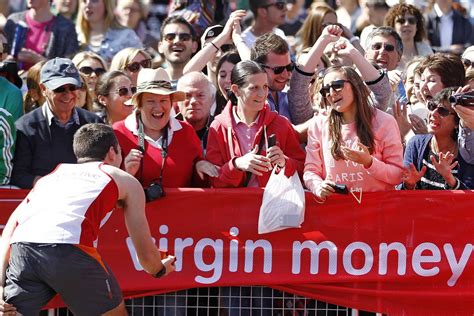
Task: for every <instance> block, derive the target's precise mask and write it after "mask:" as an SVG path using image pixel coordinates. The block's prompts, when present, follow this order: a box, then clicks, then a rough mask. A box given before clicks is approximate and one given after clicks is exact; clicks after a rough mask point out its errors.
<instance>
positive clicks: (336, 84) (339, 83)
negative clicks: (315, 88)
mask: <svg viewBox="0 0 474 316" xmlns="http://www.w3.org/2000/svg"><path fill="white" fill-rule="evenodd" d="M346 82H349V81H348V80H343V79H339V80H334V81H333V82H331V83H330V84H327V85H325V86H323V87H321V90H320V91H319V92H320V93H321V95H322V96H323V97H327V95H328V94H329V92H330V89H331V88H332V89H333V90H334V91H336V92H341V91H342V89H344V84H345V83H346Z"/></svg>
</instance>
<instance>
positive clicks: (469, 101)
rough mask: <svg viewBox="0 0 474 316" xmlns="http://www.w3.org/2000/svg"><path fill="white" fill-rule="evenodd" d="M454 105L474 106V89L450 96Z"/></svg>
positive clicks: (450, 100)
mask: <svg viewBox="0 0 474 316" xmlns="http://www.w3.org/2000/svg"><path fill="white" fill-rule="evenodd" d="M449 103H451V104H452V105H462V106H474V91H470V92H467V93H463V94H455V95H452V96H450V97H449Z"/></svg>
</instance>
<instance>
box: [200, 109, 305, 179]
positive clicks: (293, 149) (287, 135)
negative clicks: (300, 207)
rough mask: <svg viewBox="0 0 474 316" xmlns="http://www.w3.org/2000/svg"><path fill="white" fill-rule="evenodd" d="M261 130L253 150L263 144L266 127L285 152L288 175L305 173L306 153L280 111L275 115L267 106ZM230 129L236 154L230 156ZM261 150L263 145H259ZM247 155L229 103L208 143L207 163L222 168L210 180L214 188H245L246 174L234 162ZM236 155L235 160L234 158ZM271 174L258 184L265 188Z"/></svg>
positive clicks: (213, 129) (213, 127) (262, 111)
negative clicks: (243, 151) (261, 140)
mask: <svg viewBox="0 0 474 316" xmlns="http://www.w3.org/2000/svg"><path fill="white" fill-rule="evenodd" d="M258 120H259V121H258V124H259V129H258V131H257V134H256V135H255V139H254V141H253V145H252V147H254V146H255V145H258V144H260V139H261V138H262V136H263V134H264V133H263V126H266V130H267V135H268V136H269V135H271V134H275V135H276V140H277V144H278V145H279V147H280V148H281V150H282V151H283V154H284V155H285V159H286V167H285V174H286V175H287V176H288V177H289V176H291V175H293V174H294V172H295V170H296V171H298V173H299V175H300V177H301V175H302V173H303V167H304V159H305V153H304V151H303V149H301V147H300V144H299V141H298V137H297V135H296V132H295V130H294V129H293V127H292V125H291V124H290V122H289V121H288V120H287V119H286V118H285V117H283V116H281V115H279V114H278V113H277V112H272V111H270V109H269V108H268V105H265V107H264V108H263V110H261V111H260V116H259V119H258ZM228 129H230V130H231V135H232V140H231V141H232V144H233V148H234V155H231V154H230V149H229V143H228V141H229V140H228V131H227V130H228ZM259 147H260V146H259ZM263 147H264V146H263ZM265 150H266V149H265V147H264V148H261V149H260V151H259V154H260V155H265V154H266V152H265ZM244 154H246V153H242V152H241V150H240V145H239V141H238V139H237V136H236V134H235V131H234V129H233V128H232V105H231V103H228V104H227V106H226V107H225V108H224V110H223V111H222V113H221V114H220V115H218V116H216V118H215V119H214V121H213V122H212V124H211V126H210V128H209V136H208V140H207V152H206V160H208V161H209V162H211V163H213V164H215V165H217V166H220V167H221V170H220V174H219V177H218V178H211V183H212V186H213V187H243V186H244V184H245V179H246V172H245V171H241V170H239V169H237V168H235V166H234V163H233V160H234V159H235V158H236V157H241V156H243V155H244ZM232 156H234V159H232ZM270 174H271V172H270V171H269V172H266V173H264V174H263V175H262V176H259V177H257V179H258V183H259V185H260V186H261V187H264V186H265V185H266V184H267V182H268V179H269V178H270Z"/></svg>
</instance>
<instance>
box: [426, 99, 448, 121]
mask: <svg viewBox="0 0 474 316" xmlns="http://www.w3.org/2000/svg"><path fill="white" fill-rule="evenodd" d="M427 106H428V110H430V111H431V112H433V111H435V110H437V111H438V114H439V115H440V116H442V117H446V116H448V115H455V114H454V113H452V112H451V111H450V110H449V109H447V108H445V107H443V106H440V105H438V104H436V103H435V102H433V101H430V102H428V104H427Z"/></svg>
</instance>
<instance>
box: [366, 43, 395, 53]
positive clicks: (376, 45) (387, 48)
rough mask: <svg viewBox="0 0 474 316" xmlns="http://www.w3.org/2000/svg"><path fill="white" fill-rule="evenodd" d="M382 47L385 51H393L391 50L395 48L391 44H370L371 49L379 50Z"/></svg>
mask: <svg viewBox="0 0 474 316" xmlns="http://www.w3.org/2000/svg"><path fill="white" fill-rule="evenodd" d="M382 47H383V48H384V49H385V50H386V51H387V52H393V51H394V50H395V46H393V45H392V44H385V43H374V44H372V46H371V48H372V50H380V49H381V48H382Z"/></svg>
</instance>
